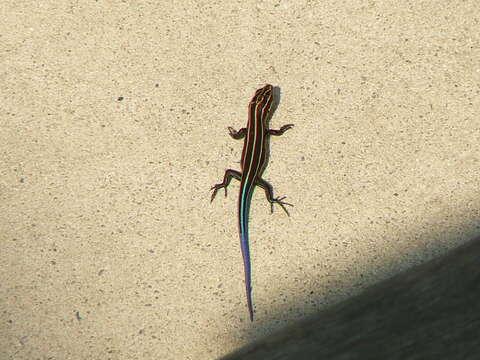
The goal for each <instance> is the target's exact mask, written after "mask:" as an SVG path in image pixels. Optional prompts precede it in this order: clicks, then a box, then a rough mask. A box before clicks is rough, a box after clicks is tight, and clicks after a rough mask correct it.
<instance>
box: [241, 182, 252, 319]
mask: <svg viewBox="0 0 480 360" xmlns="http://www.w3.org/2000/svg"><path fill="white" fill-rule="evenodd" d="M242 188H243V187H242ZM244 191H245V189H244ZM250 197H251V193H250V192H249V191H247V192H242V193H241V196H240V202H239V211H238V225H239V232H240V246H241V248H242V257H243V267H244V272H245V294H246V296H247V306H248V313H249V314H250V321H253V303H252V286H251V264H250V249H249V246H248V212H249V205H250Z"/></svg>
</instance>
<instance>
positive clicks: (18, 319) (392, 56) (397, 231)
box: [0, 0, 480, 360]
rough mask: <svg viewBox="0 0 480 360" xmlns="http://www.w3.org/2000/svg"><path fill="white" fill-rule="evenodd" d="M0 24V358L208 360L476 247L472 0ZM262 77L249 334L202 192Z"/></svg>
mask: <svg viewBox="0 0 480 360" xmlns="http://www.w3.org/2000/svg"><path fill="white" fill-rule="evenodd" d="M32 4H33V5H32ZM0 10H2V11H1V13H2V22H0V63H1V66H0V85H1V86H0V96H1V106H0V108H1V120H0V121H1V122H0V154H1V162H0V212H1V214H2V216H1V217H0V229H1V232H0V241H1V248H2V251H1V252H0V262H1V266H0V348H1V349H2V350H1V351H2V352H3V355H1V356H0V357H1V358H2V359H102V360H103V359H195V360H202V359H213V358H216V357H218V356H221V355H224V354H226V353H228V352H230V351H231V350H233V349H235V348H237V347H239V346H241V345H243V344H245V343H247V342H249V341H251V340H253V339H257V338H258V337H260V336H263V335H266V334H269V333H270V332H271V331H272V330H274V329H277V328H280V327H282V326H283V325H285V324H288V323H291V322H293V321H295V320H296V319H299V318H301V317H303V316H305V315H306V314H310V313H312V312H314V311H316V310H318V309H321V308H324V307H325V306H327V305H329V304H332V303H335V302H337V301H339V300H341V299H344V298H346V297H348V296H351V295H353V294H356V293H358V292H359V291H360V290H361V289H363V288H365V287H366V286H367V285H369V284H372V283H374V282H377V281H379V280H381V279H384V278H386V277H388V276H391V275H392V274H395V273H397V272H399V271H400V270H403V269H405V268H407V267H409V266H411V265H413V264H418V263H420V262H422V261H425V260H426V259H430V258H432V257H434V256H437V255H438V254H442V253H444V252H446V251H448V249H451V248H453V247H455V246H457V245H459V241H460V242H463V241H466V240H467V239H469V238H471V237H473V236H474V235H475V234H478V233H480V228H479V226H478V224H479V221H480V196H479V195H478V184H479V181H480V167H479V166H480V155H479V154H480V151H479V150H480V149H479V146H480V145H479V144H480V125H479V124H480V123H479V119H478V115H479V111H480V96H479V95H480V87H479V84H480V11H479V8H478V6H477V1H475V0H469V1H468V0H467V1H463V2H453V3H451V4H450V3H447V2H439V1H437V2H432V1H421V2H419V1H416V2H396V1H344V2H342V1H293V0H289V1H278V0H277V1H262V2H259V1H234V2H231V1H228V2H226V1H203V2H198V1H177V2H175V3H174V5H173V2H145V1H140V2H129V1H123V2H104V1H96V2H78V1H42V2H36V3H32V2H30V1H28V2H27V1H12V0H10V1H8V0H7V1H6V2H5V1H4V2H2V4H1V5H0ZM266 82H269V83H272V84H274V85H276V86H279V87H280V88H281V101H280V105H279V107H278V110H277V111H276V113H275V115H274V117H273V119H272V122H271V125H272V127H273V128H278V127H279V126H281V125H283V124H286V123H294V124H295V128H294V129H293V130H290V131H289V132H288V133H286V134H285V135H284V136H282V137H280V138H275V139H272V142H271V158H270V164H269V167H268V169H267V171H266V173H265V178H266V179H267V180H270V181H271V183H272V185H273V186H274V188H275V191H276V194H278V195H287V196H288V200H290V201H291V202H293V203H294V204H295V208H293V209H292V211H291V217H290V218H288V217H286V216H285V215H284V214H283V213H282V212H281V211H279V210H277V211H276V213H275V214H274V215H273V216H272V215H270V213H269V211H270V206H269V204H268V203H267V202H266V201H265V199H264V195H263V193H262V192H260V191H258V192H256V194H255V196H254V199H253V204H252V210H251V221H250V228H251V229H250V232H251V242H252V244H251V252H252V260H253V287H254V291H253V296H254V303H255V309H256V320H255V322H254V323H250V322H249V321H248V314H247V311H246V306H245V299H244V289H243V268H242V264H241V256H240V249H239V246H238V235H237V221H236V214H235V212H236V192H237V190H238V184H232V185H231V190H230V193H229V194H230V195H229V197H228V198H227V199H225V198H223V197H222V196H219V197H218V199H216V200H215V201H214V203H213V204H210V203H209V200H210V194H209V188H210V186H211V185H212V184H214V183H216V182H218V181H219V180H220V179H221V177H222V176H223V172H224V170H225V168H227V167H233V168H238V167H239V164H238V161H239V159H240V153H241V148H242V144H241V142H236V141H234V140H232V139H231V138H229V137H228V135H227V130H226V127H227V126H233V127H235V128H240V127H242V126H244V125H245V123H246V106H247V103H248V101H249V99H250V98H251V96H252V94H253V92H254V91H255V89H256V88H257V87H259V86H261V85H263V84H264V83H266ZM459 239H460V240H459Z"/></svg>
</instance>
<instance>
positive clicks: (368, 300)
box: [223, 236, 480, 360]
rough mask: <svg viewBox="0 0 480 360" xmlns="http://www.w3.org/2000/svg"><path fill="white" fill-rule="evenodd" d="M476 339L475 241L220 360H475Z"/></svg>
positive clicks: (478, 274) (478, 255) (479, 270)
mask: <svg viewBox="0 0 480 360" xmlns="http://www.w3.org/2000/svg"><path fill="white" fill-rule="evenodd" d="M460 240H462V239H460ZM479 334H480V236H478V237H476V238H475V239H474V240H471V241H469V242H467V243H466V244H463V245H461V246H459V247H457V248H456V249H453V250H451V251H450V252H449V253H447V254H446V255H443V256H440V257H438V258H436V259H433V260H430V261H428V262H426V263H424V264H422V265H418V266H414V267H413V268H411V269H409V270H407V271H404V272H402V273H400V274H398V275H396V276H394V277H392V278H390V279H388V280H385V281H382V282H380V283H378V284H376V285H373V286H371V287H369V288H367V289H366V290H365V291H363V292H362V293H361V294H360V295H358V296H354V297H352V298H350V299H348V300H346V301H343V302H340V303H338V304H336V305H333V306H331V307H329V308H327V309H325V310H323V311H321V312H319V313H317V314H315V315H312V316H311V317H309V318H308V319H305V320H303V321H300V322H297V323H295V324H293V325H290V326H288V327H286V328H284V329H282V330H280V331H278V332H276V333H274V334H273V335H271V336H269V337H266V338H265V339H263V340H260V341H258V342H255V343H253V344H251V345H248V346H246V347H245V348H243V349H240V350H239V351H237V352H235V353H232V354H231V355H228V356H226V357H224V358H223V359H225V360H233V359H249V360H254V359H262V360H268V359H277V360H278V359H296V360H302V359H329V360H332V359H333V360H335V359H343V360H346V359H382V360H383V359H389V360H397V359H398V360H415V359H418V360H420V359H422V360H424V359H450V360H457V359H466V360H469V359H472V360H473V359H478V354H480V341H479Z"/></svg>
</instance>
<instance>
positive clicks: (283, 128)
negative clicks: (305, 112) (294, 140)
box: [268, 124, 293, 136]
mask: <svg viewBox="0 0 480 360" xmlns="http://www.w3.org/2000/svg"><path fill="white" fill-rule="evenodd" d="M292 127H293V124H288V125H283V126H282V127H281V128H280V129H279V130H273V129H270V130H268V135H275V136H280V135H283V133H284V132H285V131H287V130H288V129H291V128H292Z"/></svg>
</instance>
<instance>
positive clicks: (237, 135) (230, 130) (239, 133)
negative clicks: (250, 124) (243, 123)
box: [228, 126, 247, 140]
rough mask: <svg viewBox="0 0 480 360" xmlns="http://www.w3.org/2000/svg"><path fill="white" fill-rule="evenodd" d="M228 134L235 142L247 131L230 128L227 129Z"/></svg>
mask: <svg viewBox="0 0 480 360" xmlns="http://www.w3.org/2000/svg"><path fill="white" fill-rule="evenodd" d="M228 134H229V135H230V136H231V137H232V138H234V139H235V140H239V139H243V138H244V137H245V135H247V129H246V128H241V129H240V130H238V131H237V130H235V129H234V128H232V127H231V126H229V127H228Z"/></svg>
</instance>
